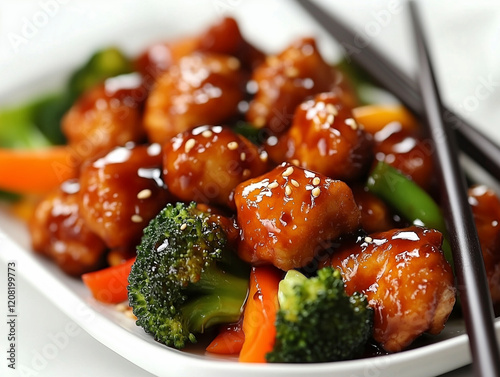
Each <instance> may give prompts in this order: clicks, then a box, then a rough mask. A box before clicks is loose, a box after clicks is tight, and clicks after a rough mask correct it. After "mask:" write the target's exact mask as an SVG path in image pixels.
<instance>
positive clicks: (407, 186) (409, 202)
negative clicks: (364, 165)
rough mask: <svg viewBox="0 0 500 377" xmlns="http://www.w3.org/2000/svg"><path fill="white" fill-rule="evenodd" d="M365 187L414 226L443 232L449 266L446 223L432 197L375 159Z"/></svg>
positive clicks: (402, 175) (397, 171)
mask: <svg viewBox="0 0 500 377" xmlns="http://www.w3.org/2000/svg"><path fill="white" fill-rule="evenodd" d="M367 186H368V189H369V190H370V191H371V192H373V193H374V194H375V195H377V196H378V197H380V198H381V199H382V200H384V201H385V202H387V203H388V204H389V205H391V206H392V207H393V208H394V209H396V211H398V213H400V214H401V215H402V216H403V217H405V218H406V219H407V220H409V221H411V222H413V224H415V225H420V226H425V227H427V228H433V229H437V230H439V231H440V232H441V233H443V236H444V240H443V247H442V248H443V251H444V255H445V257H446V260H447V261H448V262H449V263H450V264H451V265H452V266H453V258H452V255H451V248H450V244H449V243H448V240H447V238H446V237H447V230H446V224H445V222H444V218H443V215H442V214H441V209H440V208H439V206H438V205H437V203H436V202H435V201H434V199H432V197H431V196H430V195H429V194H428V193H427V192H425V190H423V189H422V188H421V187H420V186H418V185H417V184H416V183H415V182H413V181H412V180H411V179H410V178H408V177H407V176H406V175H404V174H403V173H401V172H400V171H399V170H397V169H395V168H393V167H392V166H390V165H388V164H386V163H385V162H379V163H378V164H377V165H376V166H375V168H374V169H373V171H372V172H371V174H370V176H369V177H368V182H367Z"/></svg>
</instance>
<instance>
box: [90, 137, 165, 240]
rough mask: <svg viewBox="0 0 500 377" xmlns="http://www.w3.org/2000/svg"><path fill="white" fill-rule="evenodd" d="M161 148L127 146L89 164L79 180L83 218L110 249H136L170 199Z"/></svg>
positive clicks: (156, 146)
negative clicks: (147, 226)
mask: <svg viewBox="0 0 500 377" xmlns="http://www.w3.org/2000/svg"><path fill="white" fill-rule="evenodd" d="M161 160H162V154H161V147H160V146H159V145H158V144H152V145H149V146H135V147H134V146H126V147H120V148H116V149H113V150H112V151H111V152H109V153H108V154H107V155H105V156H104V157H101V158H98V159H95V160H91V161H87V162H86V163H85V164H84V165H83V167H82V172H81V176H80V184H81V190H80V197H81V202H82V215H83V218H84V219H85V221H86V223H87V225H88V227H89V228H90V229H92V230H93V231H94V232H95V233H97V234H98V235H99V236H100V237H101V238H102V239H103V240H104V241H105V242H106V244H107V245H108V247H110V248H118V247H120V248H128V247H132V248H134V247H135V246H136V244H137V243H138V241H139V240H140V238H141V236H142V230H143V229H144V227H145V226H146V225H147V224H148V223H149V221H150V220H151V219H152V218H153V217H155V216H156V214H157V213H158V212H159V211H160V210H161V209H162V208H163V207H164V205H165V204H166V203H167V202H168V200H169V199H170V194H169V193H168V191H167V190H166V188H165V185H164V183H163V180H162V178H161Z"/></svg>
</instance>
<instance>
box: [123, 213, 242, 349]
mask: <svg viewBox="0 0 500 377" xmlns="http://www.w3.org/2000/svg"><path fill="white" fill-rule="evenodd" d="M248 273H249V269H248V267H247V266H246V265H245V264H243V262H241V261H240V260H239V259H238V257H236V256H235V255H234V253H233V252H232V251H231V250H229V248H228V247H227V236H226V232H225V231H224V230H223V228H222V227H221V226H220V225H219V224H218V223H217V222H216V221H214V220H213V217H212V216H211V215H210V214H209V213H207V212H203V211H200V210H198V209H197V208H196V204H195V203H191V204H189V205H185V204H183V203H177V204H176V205H171V204H169V205H167V206H166V207H165V208H164V209H163V210H162V211H161V212H160V213H159V214H158V215H157V216H156V218H154V219H153V220H151V222H150V223H149V225H148V226H147V227H146V228H145V230H144V235H143V238H142V241H141V244H140V245H139V246H138V250H137V258H136V261H135V263H134V264H133V266H132V269H131V272H130V275H129V286H128V292H129V293H128V296H129V303H130V306H131V307H132V309H133V312H134V314H135V316H136V317H137V322H136V323H137V325H139V326H141V327H143V328H144V330H145V331H146V332H148V333H150V334H152V335H153V336H154V338H155V339H156V340H158V341H159V342H161V343H164V344H166V345H168V346H173V347H175V348H179V349H180V348H183V347H184V346H185V345H186V343H188V342H193V343H194V342H196V336H195V334H198V333H203V332H204V330H205V329H206V328H208V327H210V326H213V325H217V324H220V323H230V322H236V321H237V320H238V319H239V317H240V315H241V313H242V310H243V306H244V302H245V299H246V296H247V290H248Z"/></svg>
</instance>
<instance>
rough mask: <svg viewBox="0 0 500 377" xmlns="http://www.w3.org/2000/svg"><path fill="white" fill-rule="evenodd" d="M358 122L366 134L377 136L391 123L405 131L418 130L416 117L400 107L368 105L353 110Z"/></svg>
mask: <svg viewBox="0 0 500 377" xmlns="http://www.w3.org/2000/svg"><path fill="white" fill-rule="evenodd" d="M352 113H353V115H354V118H355V119H356V122H358V123H360V124H362V125H363V126H364V129H365V131H366V132H368V133H371V134H375V133H376V132H378V131H380V130H381V129H382V128H384V127H385V126H386V125H387V124H389V123H391V122H398V123H400V124H401V127H402V128H403V129H405V130H408V131H412V130H416V129H418V122H417V120H416V119H415V117H414V116H413V115H412V114H411V113H410V112H409V111H408V110H407V109H406V108H405V107H403V106H399V105H367V106H360V107H356V108H354V109H353V110H352Z"/></svg>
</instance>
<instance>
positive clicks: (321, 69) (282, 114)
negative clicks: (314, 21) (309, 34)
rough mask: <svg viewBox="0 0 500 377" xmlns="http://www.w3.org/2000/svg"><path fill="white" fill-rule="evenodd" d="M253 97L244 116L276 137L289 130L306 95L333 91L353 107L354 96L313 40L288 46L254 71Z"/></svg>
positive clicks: (305, 40) (308, 39) (302, 40)
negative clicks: (297, 108)
mask: <svg viewBox="0 0 500 377" xmlns="http://www.w3.org/2000/svg"><path fill="white" fill-rule="evenodd" d="M251 83H252V84H253V86H255V96H254V98H253V100H252V101H251V102H250V107H249V109H248V112H247V114H246V116H247V120H248V121H249V122H250V123H252V124H253V125H254V126H256V127H258V128H262V127H266V128H267V129H269V130H270V132H271V134H274V135H279V134H282V133H283V132H285V131H286V130H287V129H288V127H290V125H291V123H292V119H293V114H294V112H295V108H296V107H297V106H298V105H299V104H300V103H301V102H302V101H304V100H305V99H306V98H307V97H308V96H311V95H314V94H317V93H321V92H327V91H333V92H335V93H336V94H337V95H339V96H342V97H344V98H345V101H346V102H347V103H349V104H351V105H354V102H355V101H356V100H355V98H356V96H355V95H354V94H353V93H354V92H353V91H352V90H351V88H350V87H349V84H348V83H347V82H346V81H345V79H344V78H343V76H342V74H341V73H340V72H338V71H336V70H335V69H333V68H332V67H331V66H330V65H329V64H327V63H326V62H325V61H324V60H323V58H322V57H321V55H320V54H319V52H318V49H317V47H316V42H315V41H314V39H312V38H304V39H301V40H298V41H296V42H294V43H293V44H291V45H290V46H289V47H288V48H287V49H285V50H284V51H283V52H281V53H280V54H278V55H272V56H268V57H267V59H266V60H265V62H264V63H262V64H261V65H259V66H258V67H257V68H256V69H255V70H254V72H253V75H252V81H251Z"/></svg>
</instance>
